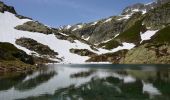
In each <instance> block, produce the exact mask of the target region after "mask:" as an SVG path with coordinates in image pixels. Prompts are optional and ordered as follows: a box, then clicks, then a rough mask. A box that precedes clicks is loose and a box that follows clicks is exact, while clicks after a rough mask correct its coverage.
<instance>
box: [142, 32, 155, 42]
mask: <svg viewBox="0 0 170 100" xmlns="http://www.w3.org/2000/svg"><path fill="white" fill-rule="evenodd" d="M156 32H158V30H154V31H153V30H149V31H146V32H145V33H140V35H141V39H142V40H141V42H140V43H142V42H143V41H144V40H150V39H151V37H152V36H154V35H155V34H156Z"/></svg>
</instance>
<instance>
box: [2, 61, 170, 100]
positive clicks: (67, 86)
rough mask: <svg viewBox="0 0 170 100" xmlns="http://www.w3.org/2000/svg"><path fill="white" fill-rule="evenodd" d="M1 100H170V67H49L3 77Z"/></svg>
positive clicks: (104, 65)
mask: <svg viewBox="0 0 170 100" xmlns="http://www.w3.org/2000/svg"><path fill="white" fill-rule="evenodd" d="M0 100H170V65H113V64H75V65H74V64H70V65H64V64H49V65H47V66H43V67H42V68H41V69H40V70H38V71H35V72H30V73H27V74H16V73H15V74H3V75H0Z"/></svg>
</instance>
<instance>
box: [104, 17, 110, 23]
mask: <svg viewBox="0 0 170 100" xmlns="http://www.w3.org/2000/svg"><path fill="white" fill-rule="evenodd" d="M111 20H112V18H109V19H106V20H105V21H104V22H103V23H107V22H110V21H111Z"/></svg>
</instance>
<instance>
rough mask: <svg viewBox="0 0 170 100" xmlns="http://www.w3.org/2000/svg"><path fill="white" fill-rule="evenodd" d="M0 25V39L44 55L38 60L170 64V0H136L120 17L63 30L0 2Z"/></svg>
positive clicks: (35, 53)
mask: <svg viewBox="0 0 170 100" xmlns="http://www.w3.org/2000/svg"><path fill="white" fill-rule="evenodd" d="M0 26H1V27H0V33H1V37H0V42H8V43H11V44H13V45H14V46H16V47H17V48H19V49H21V50H23V51H25V52H26V53H27V54H29V55H32V56H34V57H35V58H39V57H41V59H36V61H41V60H43V61H44V62H48V61H50V60H53V61H57V62H59V63H75V64H80V63H85V62H110V63H116V64H118V63H123V64H124V63H128V64H131V63H133V64H134V63H140V64H143V63H147V64H151V63H154V64H155V63H164V64H167V63H170V55H169V54H170V51H169V49H170V48H169V46H170V42H169V38H170V35H169V34H170V30H169V29H170V1H169V0H157V1H155V2H151V3H149V4H141V3H138V4H134V5H132V6H129V7H126V8H125V9H124V10H123V12H122V14H121V15H118V16H111V17H109V18H106V19H101V20H98V21H95V22H91V23H79V24H76V25H72V26H71V25H66V26H62V27H60V28H52V27H48V26H47V25H44V24H42V23H40V22H38V21H34V20H33V19H31V18H28V17H24V16H22V15H18V14H17V12H16V11H15V9H14V8H13V7H11V6H7V5H5V4H4V3H2V2H0ZM131 49H132V50H131ZM144 54H145V55H144ZM146 55H147V59H146ZM44 58H45V59H44Z"/></svg>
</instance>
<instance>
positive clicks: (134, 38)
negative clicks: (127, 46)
mask: <svg viewBox="0 0 170 100" xmlns="http://www.w3.org/2000/svg"><path fill="white" fill-rule="evenodd" d="M142 26H143V25H142V20H138V21H136V22H135V24H134V25H132V26H131V27H130V28H129V29H127V30H125V31H124V32H123V33H121V34H120V35H119V36H117V37H116V39H117V40H119V41H121V42H128V43H135V44H139V43H140V41H141V37H140V32H141V30H142Z"/></svg>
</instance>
